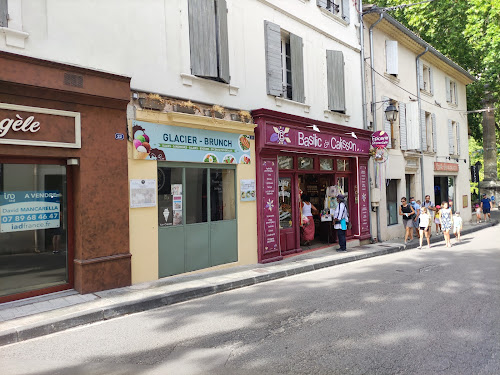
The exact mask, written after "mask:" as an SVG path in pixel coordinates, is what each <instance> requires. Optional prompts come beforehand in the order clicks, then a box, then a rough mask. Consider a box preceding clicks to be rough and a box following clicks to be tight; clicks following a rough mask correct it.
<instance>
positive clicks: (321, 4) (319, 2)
mask: <svg viewBox="0 0 500 375" xmlns="http://www.w3.org/2000/svg"><path fill="white" fill-rule="evenodd" d="M326 2H327V0H316V5H318V6H319V7H320V8H324V9H326Z"/></svg>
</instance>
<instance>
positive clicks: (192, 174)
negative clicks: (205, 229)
mask: <svg viewBox="0 0 500 375" xmlns="http://www.w3.org/2000/svg"><path fill="white" fill-rule="evenodd" d="M185 173H186V186H185V187H186V194H185V198H186V224H195V223H206V222H207V169H205V168H186V172H185ZM174 208H175V201H174Z"/></svg>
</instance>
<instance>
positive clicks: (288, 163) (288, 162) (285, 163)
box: [278, 156, 293, 169]
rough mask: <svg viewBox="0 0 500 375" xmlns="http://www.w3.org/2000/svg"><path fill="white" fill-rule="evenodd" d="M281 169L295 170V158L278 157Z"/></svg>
mask: <svg viewBox="0 0 500 375" xmlns="http://www.w3.org/2000/svg"><path fill="white" fill-rule="evenodd" d="M278 166H279V169H293V156H278Z"/></svg>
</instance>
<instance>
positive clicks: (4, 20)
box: [0, 0, 9, 27]
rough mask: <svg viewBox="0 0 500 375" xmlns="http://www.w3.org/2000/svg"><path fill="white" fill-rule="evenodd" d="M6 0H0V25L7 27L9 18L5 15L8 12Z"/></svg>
mask: <svg viewBox="0 0 500 375" xmlns="http://www.w3.org/2000/svg"><path fill="white" fill-rule="evenodd" d="M7 3H8V0H0V27H8V26H9V20H8V17H7V15H8V14H9V11H8V8H7Z"/></svg>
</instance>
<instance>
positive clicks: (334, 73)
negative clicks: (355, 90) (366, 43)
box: [326, 50, 345, 112]
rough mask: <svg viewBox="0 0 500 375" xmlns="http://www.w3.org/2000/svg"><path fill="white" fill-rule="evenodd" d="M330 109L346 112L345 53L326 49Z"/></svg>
mask: <svg viewBox="0 0 500 375" xmlns="http://www.w3.org/2000/svg"><path fill="white" fill-rule="evenodd" d="M326 75H327V86H328V109H329V110H331V111H337V112H345V86H344V55H343V53H342V52H341V51H332V50H327V51H326Z"/></svg>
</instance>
